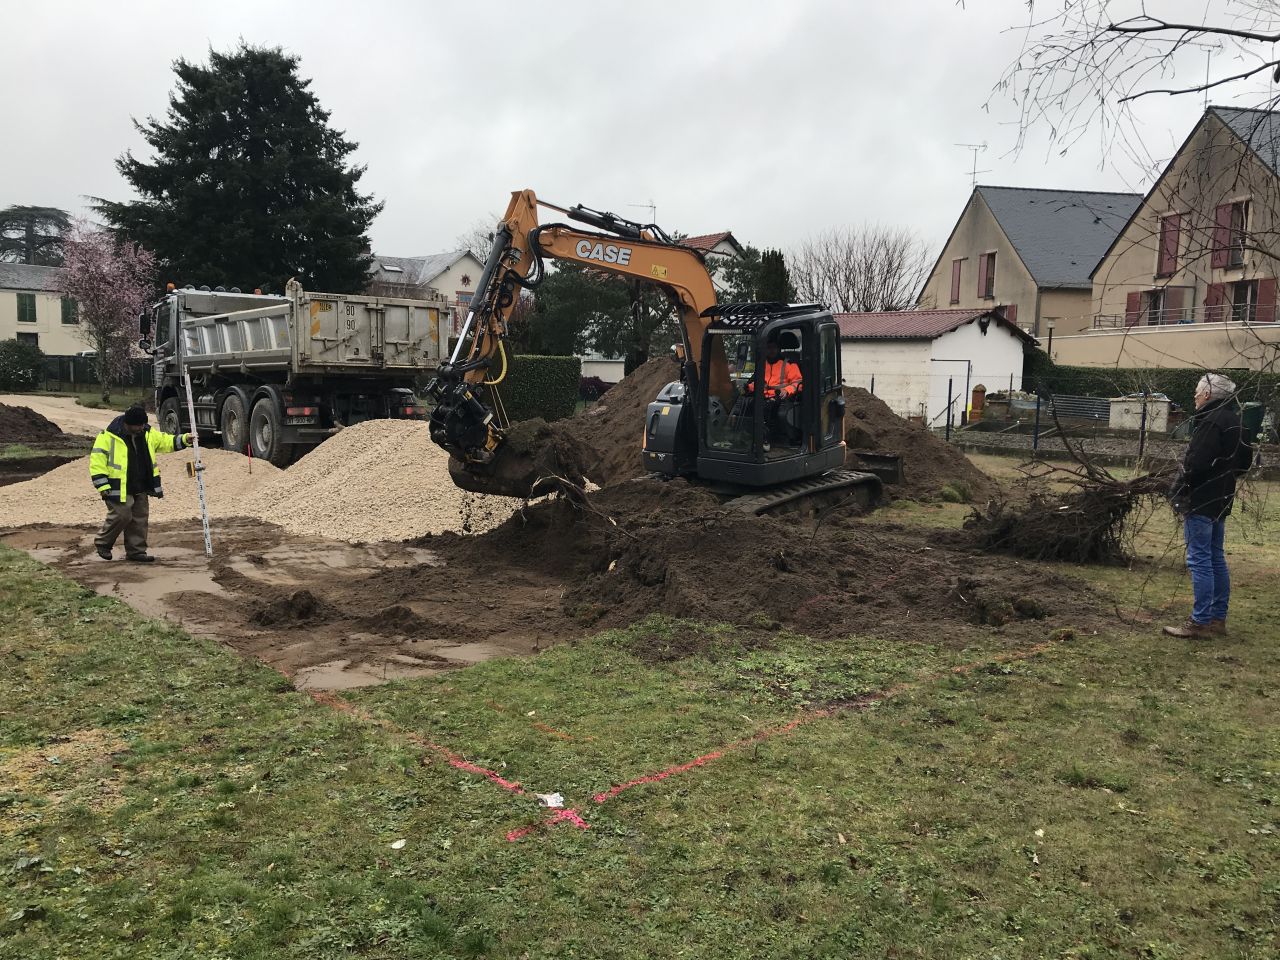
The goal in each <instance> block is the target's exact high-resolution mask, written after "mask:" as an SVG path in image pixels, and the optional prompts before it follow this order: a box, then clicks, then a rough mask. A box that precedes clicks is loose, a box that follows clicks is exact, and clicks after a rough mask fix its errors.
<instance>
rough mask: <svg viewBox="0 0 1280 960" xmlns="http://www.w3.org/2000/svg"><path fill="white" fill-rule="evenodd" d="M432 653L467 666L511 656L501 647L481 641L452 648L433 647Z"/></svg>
mask: <svg viewBox="0 0 1280 960" xmlns="http://www.w3.org/2000/svg"><path fill="white" fill-rule="evenodd" d="M432 652H433V653H436V654H438V655H439V656H442V657H447V658H448V659H450V660H457V661H458V662H460V663H465V664H468V665H470V664H473V663H483V662H484V661H485V660H493V659H496V658H497V657H506V656H510V655H511V651H510V650H504V649H503V648H502V647H498V646H495V645H494V644H492V643H485V642H484V641H483V640H479V641H476V642H474V643H460V644H458V645H457V646H453V647H446V646H440V647H435V648H434V649H433V650H432Z"/></svg>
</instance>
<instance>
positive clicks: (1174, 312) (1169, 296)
mask: <svg viewBox="0 0 1280 960" xmlns="http://www.w3.org/2000/svg"><path fill="white" fill-rule="evenodd" d="M1186 293H1187V291H1186V288H1185V287H1165V290H1164V316H1162V317H1161V318H1160V322H1161V323H1182V322H1183V320H1185V319H1186V317H1184V316H1183V314H1182V306H1183V304H1184V303H1185V302H1186Z"/></svg>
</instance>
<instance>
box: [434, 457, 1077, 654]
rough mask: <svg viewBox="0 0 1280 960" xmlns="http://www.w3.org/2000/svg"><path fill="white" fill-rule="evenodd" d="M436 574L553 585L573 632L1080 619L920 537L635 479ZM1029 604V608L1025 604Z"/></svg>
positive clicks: (1024, 572) (1064, 587)
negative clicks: (665, 623) (664, 619)
mask: <svg viewBox="0 0 1280 960" xmlns="http://www.w3.org/2000/svg"><path fill="white" fill-rule="evenodd" d="M432 544H433V549H435V550H439V551H441V552H442V555H443V556H444V557H445V558H446V562H447V563H449V564H455V565H458V564H464V565H466V567H467V568H472V569H475V568H483V569H494V567H495V565H498V564H501V565H503V566H504V567H506V568H507V570H508V571H511V572H510V573H509V574H508V576H516V573H517V572H520V573H527V574H529V575H538V576H542V577H547V576H549V577H552V578H555V579H557V580H559V581H561V582H563V583H564V584H565V591H564V593H563V598H562V601H561V613H562V615H563V616H564V617H566V618H567V619H568V620H569V621H571V622H572V623H573V624H574V625H576V626H577V627H578V628H579V629H582V628H589V629H600V628H603V627H621V626H626V625H629V624H633V623H635V622H636V621H638V620H641V619H643V618H644V617H646V616H648V615H649V614H653V613H658V614H663V615H666V616H671V617H680V618H690V619H698V620H702V621H711V622H723V623H733V624H738V625H740V626H742V627H744V628H747V629H751V628H759V627H760V626H761V625H769V626H770V627H772V628H774V629H776V628H777V627H779V626H781V627H788V628H791V629H795V630H798V631H801V632H803V633H806V634H808V635H810V636H814V637H819V638H821V637H833V636H844V635H849V634H859V633H862V634H865V633H873V632H881V631H882V630H885V629H888V630H889V631H890V632H894V631H895V630H897V629H900V628H905V627H907V626H908V625H910V632H911V633H912V634H913V635H916V636H919V635H920V626H919V624H920V623H921V622H931V623H946V622H952V623H963V624H970V625H984V626H1005V625H1007V624H1012V623H1016V622H1018V621H1028V620H1032V621H1036V620H1041V619H1044V618H1046V617H1051V616H1055V615H1071V616H1086V615H1087V607H1086V606H1085V605H1084V602H1083V601H1084V599H1085V593H1086V591H1083V590H1082V588H1081V587H1080V586H1079V585H1076V584H1069V583H1068V582H1067V581H1065V580H1063V579H1062V578H1059V577H1057V576H1056V575H1053V574H1046V573H1045V572H1044V571H1041V570H1036V569H1031V568H1027V567H1026V566H1023V565H1019V564H1017V563H1014V562H1012V561H1005V560H1000V559H987V558H978V557H974V556H972V555H971V554H970V553H969V552H968V550H967V549H964V548H947V547H944V546H942V545H939V546H934V545H932V544H931V543H930V542H929V540H928V534H926V533H924V532H922V531H919V530H900V529H895V528H892V527H884V526H876V527H874V528H869V527H867V526H866V525H864V524H859V523H857V522H856V521H854V520H851V519H842V518H834V519H830V520H828V521H827V522H825V523H824V524H823V525H822V526H821V527H820V528H818V530H816V531H814V530H813V529H812V527H811V525H809V524H803V523H800V524H798V523H797V522H796V521H795V519H794V518H771V517H754V516H750V515H747V514H744V513H741V512H739V511H733V510H726V509H724V508H722V507H721V506H720V505H719V503H718V501H716V499H715V498H714V497H712V496H711V495H710V494H708V493H706V492H705V491H704V490H702V489H700V488H697V487H694V486H692V485H690V484H688V483H685V482H684V481H672V482H668V483H663V482H659V481H656V480H649V479H645V480H635V481H631V482H627V483H621V484H615V485H613V486H611V487H606V488H604V489H602V490H600V491H598V492H596V493H593V494H590V495H589V496H588V497H587V499H586V501H585V503H574V502H571V501H569V500H568V499H564V498H561V499H555V500H550V501H544V502H541V503H538V504H535V505H533V506H531V507H529V508H528V509H526V510H525V511H523V512H522V513H521V514H518V515H517V516H515V517H513V518H512V519H510V520H508V521H507V522H506V523H504V524H503V525H501V526H500V527H498V528H496V529H495V530H492V531H490V532H489V533H487V534H485V535H483V536H480V537H471V538H461V537H458V538H452V539H450V540H444V541H442V538H434V539H433V541H432ZM1029 597H1034V598H1035V601H1034V602H1028V600H1027V599H1026V598H1029Z"/></svg>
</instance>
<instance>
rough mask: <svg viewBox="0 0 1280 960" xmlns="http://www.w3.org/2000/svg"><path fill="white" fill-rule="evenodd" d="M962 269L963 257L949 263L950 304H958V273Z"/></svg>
mask: <svg viewBox="0 0 1280 960" xmlns="http://www.w3.org/2000/svg"><path fill="white" fill-rule="evenodd" d="M963 267H964V257H961V258H960V259H958V260H952V261H951V302H952V303H959V302H960V273H961V270H962V269H963Z"/></svg>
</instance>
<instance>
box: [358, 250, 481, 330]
mask: <svg viewBox="0 0 1280 960" xmlns="http://www.w3.org/2000/svg"><path fill="white" fill-rule="evenodd" d="M483 271H484V264H483V263H481V262H480V259H479V258H478V257H477V256H476V255H475V254H473V253H472V252H471V251H470V250H451V251H448V252H446V253H433V254H430V255H429V256H425V257H383V256H379V255H378V254H376V253H375V254H374V255H373V266H372V267H370V269H369V286H368V290H367V292H368V293H369V294H370V295H371V296H375V297H403V298H406V299H409V300H414V299H420V298H422V297H424V296H427V295H429V294H430V292H432V291H434V292H435V293H437V294H439V295H440V296H442V297H444V298H445V299H446V300H447V301H449V306H450V308H451V309H452V310H453V324H454V326H453V332H454V333H457V332H458V331H459V330H460V329H461V323H460V321H459V316H460V315H465V314H466V306H467V304H469V303H470V302H471V297H472V296H473V295H474V294H475V290H476V287H475V285H476V281H478V280H479V279H480V274H481V273H482V272H483Z"/></svg>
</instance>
